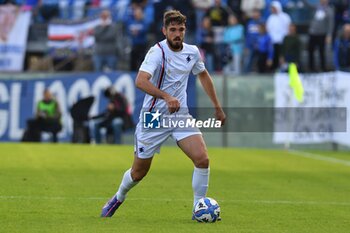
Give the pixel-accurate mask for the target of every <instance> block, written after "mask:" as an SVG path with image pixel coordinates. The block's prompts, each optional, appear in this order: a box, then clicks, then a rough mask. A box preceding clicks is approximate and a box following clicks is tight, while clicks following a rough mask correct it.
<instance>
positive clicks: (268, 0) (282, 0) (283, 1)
mask: <svg viewBox="0 0 350 233" xmlns="http://www.w3.org/2000/svg"><path fill="white" fill-rule="evenodd" d="M273 1H276V0H265V9H263V12H262V13H263V19H264V20H267V18H268V17H269V16H270V14H271V3H272V2H273ZM277 1H278V2H279V3H281V5H282V8H285V7H287V5H288V2H290V1H291V0H277ZM316 1H318V0H316Z"/></svg>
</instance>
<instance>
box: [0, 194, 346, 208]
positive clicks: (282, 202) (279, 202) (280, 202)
mask: <svg viewBox="0 0 350 233" xmlns="http://www.w3.org/2000/svg"><path fill="white" fill-rule="evenodd" d="M1 199H2V200H11V199H16V200H108V197H50V196H0V200H1ZM127 201H153V202H172V201H176V202H191V201H192V200H191V199H180V198H178V199H171V198H128V199H127ZM218 201H219V202H220V203H222V202H228V203H248V204H269V205H335V206H350V202H336V201H325V202H322V201H290V200H233V199H219V200H218Z"/></svg>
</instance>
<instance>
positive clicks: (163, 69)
mask: <svg viewBox="0 0 350 233" xmlns="http://www.w3.org/2000/svg"><path fill="white" fill-rule="evenodd" d="M204 69H205V67H204V63H203V61H202V58H201V55H200V53H199V50H198V48H197V46H194V45H189V44H186V43H183V48H182V50H181V51H178V52H174V51H172V50H171V49H170V48H169V47H168V44H167V43H166V40H163V41H161V42H159V43H157V44H156V45H154V46H153V47H152V48H151V49H150V50H149V51H148V53H147V55H146V57H145V59H144V61H143V63H142V65H141V67H140V71H144V72H147V73H149V74H150V75H151V79H150V81H151V83H153V85H155V86H156V87H158V88H159V89H161V90H162V91H164V92H166V93H168V94H169V95H171V96H173V97H175V98H177V99H178V101H179V102H180V107H181V109H184V108H187V93H186V89H187V83H188V78H189V75H190V73H191V72H192V74H194V75H197V74H199V73H201V72H202V71H204ZM142 108H143V109H148V110H155V109H159V110H160V111H166V110H167V105H166V102H165V101H164V100H163V99H157V98H154V97H153V96H151V95H148V94H146V96H145V99H144V101H143V106H142Z"/></svg>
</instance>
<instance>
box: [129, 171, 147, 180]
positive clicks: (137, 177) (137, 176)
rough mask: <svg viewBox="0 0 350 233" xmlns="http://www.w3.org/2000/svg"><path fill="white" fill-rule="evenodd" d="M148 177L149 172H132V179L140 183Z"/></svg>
mask: <svg viewBox="0 0 350 233" xmlns="http://www.w3.org/2000/svg"><path fill="white" fill-rule="evenodd" d="M146 175H147V171H146V170H136V171H134V170H132V171H131V178H132V180H133V181H135V182H138V181H141V180H142V179H143V177H145V176H146Z"/></svg>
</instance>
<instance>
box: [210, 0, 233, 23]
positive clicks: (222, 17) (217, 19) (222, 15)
mask: <svg viewBox="0 0 350 233" xmlns="http://www.w3.org/2000/svg"><path fill="white" fill-rule="evenodd" d="M230 14H231V10H230V9H229V8H227V7H226V6H224V5H222V3H221V0H215V4H214V6H212V7H210V8H209V9H208V10H207V12H206V16H207V17H209V18H210V21H211V24H212V25H213V27H216V26H218V27H224V26H227V24H228V17H229V15H230Z"/></svg>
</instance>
